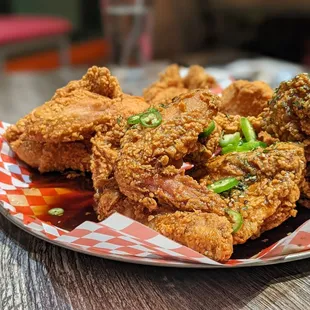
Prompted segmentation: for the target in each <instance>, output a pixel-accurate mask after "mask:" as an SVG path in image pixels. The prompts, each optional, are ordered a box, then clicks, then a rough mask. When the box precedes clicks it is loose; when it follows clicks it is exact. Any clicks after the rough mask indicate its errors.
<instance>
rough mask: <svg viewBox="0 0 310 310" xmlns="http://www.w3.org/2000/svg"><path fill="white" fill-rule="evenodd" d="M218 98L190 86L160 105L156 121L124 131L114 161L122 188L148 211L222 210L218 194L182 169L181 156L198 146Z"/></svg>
mask: <svg viewBox="0 0 310 310" xmlns="http://www.w3.org/2000/svg"><path fill="white" fill-rule="evenodd" d="M218 101H219V98H218V97H217V96H215V95H212V94H211V93H210V92H208V91H203V90H200V91H192V92H190V93H187V94H184V95H182V96H180V97H178V98H177V99H175V100H174V101H173V102H172V103H171V104H170V105H169V106H168V107H166V108H162V109H161V110H160V113H161V116H162V122H161V124H160V125H159V126H157V127H155V128H145V127H143V126H141V125H138V126H137V128H135V129H131V130H128V131H127V132H126V134H125V136H124V138H123V139H122V140H121V150H120V153H119V157H118V159H117V161H116V165H115V173H114V175H115V179H116V181H117V183H118V185H119V189H120V191H121V192H122V193H123V194H124V195H126V196H127V197H128V198H130V199H131V200H133V201H136V202H139V203H141V204H142V205H144V207H145V208H146V209H147V210H148V211H149V212H152V211H156V210H157V209H158V208H159V204H160V205H168V206H171V208H174V209H179V210H182V211H192V210H194V209H196V210H201V211H210V210H215V211H214V212H218V213H219V215H222V214H223V213H224V211H223V208H224V207H225V204H224V203H223V200H222V199H221V198H220V196H219V195H217V194H215V193H213V192H212V191H210V190H208V189H207V188H205V187H203V186H200V185H199V184H198V183H197V181H195V180H194V179H193V178H191V177H190V176H188V175H185V172H184V170H183V169H181V166H182V160H183V158H184V157H185V155H187V154H190V153H193V152H195V151H196V150H197V149H198V147H199V141H198V136H199V134H200V133H201V132H202V131H203V129H204V128H205V127H206V126H207V125H208V124H209V122H210V120H211V119H212V117H214V115H215V114H216V112H217V105H218ZM221 208H222V209H221Z"/></svg>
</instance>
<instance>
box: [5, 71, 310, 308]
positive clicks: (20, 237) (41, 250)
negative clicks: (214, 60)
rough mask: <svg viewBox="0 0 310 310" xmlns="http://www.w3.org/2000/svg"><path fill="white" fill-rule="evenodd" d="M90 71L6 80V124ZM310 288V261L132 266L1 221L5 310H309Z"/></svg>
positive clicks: (22, 75)
mask: <svg viewBox="0 0 310 310" xmlns="http://www.w3.org/2000/svg"><path fill="white" fill-rule="evenodd" d="M84 71H85V70H82V69H77V70H70V71H69V72H67V73H66V74H65V75H63V73H62V74H61V73H60V72H53V73H41V74H21V75H11V76H5V77H2V78H1V83H0V117H1V119H2V120H5V121H10V122H14V121H16V120H17V118H18V117H20V116H22V115H23V114H25V113H26V112H27V111H29V110H30V109H32V108H34V107H35V106H37V105H39V104H41V103H42V102H44V101H45V100H47V99H49V97H50V96H51V95H52V94H53V92H54V90H55V88H57V87H60V86H62V85H63V84H64V83H65V81H66V80H67V79H72V78H78V77H79V76H80V75H81V74H82V73H83V72H84ZM152 78H153V79H154V76H152V77H151V76H149V79H150V80H151V79H152ZM144 82H145V83H146V81H144ZM136 83H137V82H136ZM142 84H143V83H142V82H141V84H140V83H139V86H136V90H138V88H140V87H141V85H142ZM128 88H131V86H128ZM309 288H310V260H309V259H307V260H303V261H297V262H292V263H286V264H281V265H276V266H268V267H256V268H240V269H229V270H216V269H213V270H195V269H173V268H160V267H151V266H141V265H132V264H126V263H120V262H113V261H109V260H105V259H100V258H96V257H91V256H87V255H83V254H79V253H76V252H73V251H69V250H65V249H63V248H60V247H56V246H53V245H51V244H48V243H46V242H45V241H42V240H39V239H37V238H35V237H33V236H31V235H29V234H27V233H25V232H24V231H22V230H20V229H19V228H17V227H15V226H14V225H13V224H11V223H10V222H9V221H8V220H6V219H5V218H4V217H3V216H0V309H1V310H11V309H13V310H15V309H22V310H24V309H25V310H26V309H27V310H28V309H30V310H33V309H40V310H41V309H42V310H48V309H57V310H58V309H61V310H62V309H66V310H67V309H77V310H80V309H83V310H84V309H85V310H92V309H127V310H128V309H150V310H159V309H168V310H173V309H180V310H182V309H184V310H185V309H193V310H195V309H214V310H217V309H229V310H231V309H307V308H308V307H309V305H310V294H309Z"/></svg>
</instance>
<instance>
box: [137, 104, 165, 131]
mask: <svg viewBox="0 0 310 310" xmlns="http://www.w3.org/2000/svg"><path fill="white" fill-rule="evenodd" d="M139 121H140V123H141V125H142V126H144V127H147V128H154V127H157V126H158V125H160V124H161V122H162V117H161V114H160V113H159V111H158V110H156V109H155V108H150V109H149V110H148V111H147V112H145V113H143V114H142V115H141V116H140V119H139Z"/></svg>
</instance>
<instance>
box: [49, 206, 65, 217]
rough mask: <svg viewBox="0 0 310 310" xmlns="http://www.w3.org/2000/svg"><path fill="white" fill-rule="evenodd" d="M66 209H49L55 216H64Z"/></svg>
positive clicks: (50, 213)
mask: <svg viewBox="0 0 310 310" xmlns="http://www.w3.org/2000/svg"><path fill="white" fill-rule="evenodd" d="M64 212H65V210H64V209H62V208H53V209H50V210H48V212H47V213H48V214H49V215H54V216H62V215H63V214H64Z"/></svg>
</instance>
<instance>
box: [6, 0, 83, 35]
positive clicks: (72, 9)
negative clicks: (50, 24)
mask: <svg viewBox="0 0 310 310" xmlns="http://www.w3.org/2000/svg"><path fill="white" fill-rule="evenodd" d="M81 7H82V2H81V1H80V0H52V1H50V0H27V1H20V0H12V2H11V10H12V12H14V13H17V14H18V13H26V14H27V13H29V14H38V15H42V14H43V15H53V16H61V17H65V18H67V19H68V20H70V21H71V23H72V25H73V29H74V30H78V29H80V28H81V26H82V15H81Z"/></svg>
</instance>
